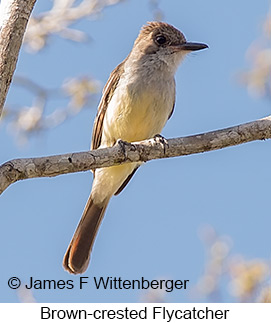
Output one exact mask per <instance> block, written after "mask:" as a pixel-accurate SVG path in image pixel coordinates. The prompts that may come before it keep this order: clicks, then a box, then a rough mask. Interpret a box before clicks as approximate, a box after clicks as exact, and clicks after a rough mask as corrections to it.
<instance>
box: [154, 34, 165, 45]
mask: <svg viewBox="0 0 271 323" xmlns="http://www.w3.org/2000/svg"><path fill="white" fill-rule="evenodd" d="M155 40H156V42H157V44H158V45H163V44H165V43H166V42H167V39H166V37H165V36H162V35H158V36H157V37H156V38H155Z"/></svg>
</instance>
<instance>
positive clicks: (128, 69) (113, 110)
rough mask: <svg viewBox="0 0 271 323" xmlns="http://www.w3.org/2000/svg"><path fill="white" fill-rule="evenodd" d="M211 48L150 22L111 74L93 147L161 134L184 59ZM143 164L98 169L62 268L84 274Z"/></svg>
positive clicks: (156, 22) (171, 111) (96, 123)
mask: <svg viewBox="0 0 271 323" xmlns="http://www.w3.org/2000/svg"><path fill="white" fill-rule="evenodd" d="M207 47H208V45H206V44H203V43H196V42H187V40H186V38H185V36H184V34H183V33H182V32H181V31H179V30H178V29H177V28H175V27H174V26H172V25H170V24H168V23H166V22H158V21H153V22H148V23H147V24H146V25H144V26H143V27H142V28H141V30H140V32H139V35H138V37H137V38H136V40H135V42H134V45H133V47H132V50H131V52H130V53H129V54H128V56H127V57H126V58H125V59H124V61H123V62H121V63H120V64H119V65H118V66H117V67H116V68H115V69H114V70H113V71H112V73H111V74H110V76H109V79H108V81H107V83H106V84H105V86H104V89H103V92H102V97H101V100H100V103H99V106H98V111H97V115H96V118H95V121H94V125H93V131H92V141H91V149H100V148H105V147H112V146H113V145H115V144H116V142H117V141H118V140H122V141H126V142H135V141H141V140H145V139H150V138H152V137H154V136H155V135H158V134H160V133H161V131H162V129H163V127H164V126H165V124H166V122H167V120H168V119H169V118H170V117H171V116H172V113H173V110H174V106H175V96H176V90H175V73H176V71H177V68H178V66H179V65H180V63H181V62H182V61H183V59H184V58H185V56H186V55H187V54H188V53H190V52H192V51H198V50H202V49H205V48H207ZM140 165H141V162H132V163H129V164H123V165H116V166H111V167H105V168H98V169H96V170H95V171H93V176H94V178H93V183H92V190H91V193H90V196H89V198H88V201H87V203H86V206H85V209H84V211H83V214H82V217H81V220H80V222H79V224H78V226H77V229H76V230H75V233H74V235H73V238H72V240H71V242H70V244H69V246H68V249H67V251H66V253H65V255H64V259H63V267H64V269H65V270H67V271H68V272H69V273H71V274H82V273H83V272H85V271H86V269H87V268H88V265H89V261H90V255H91V251H92V249H93V244H94V241H95V238H96V235H97V232H98V230H99V227H100V225H101V222H102V219H103V217H104V214H105V210H106V208H107V205H108V203H109V200H110V199H111V197H112V196H113V195H118V194H119V193H120V192H121V191H122V190H123V189H124V188H125V186H126V185H127V184H128V182H129V181H130V180H131V178H132V177H133V175H134V174H135V172H136V170H137V169H138V167H139V166H140Z"/></svg>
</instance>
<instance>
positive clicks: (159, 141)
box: [153, 134, 169, 154]
mask: <svg viewBox="0 0 271 323" xmlns="http://www.w3.org/2000/svg"><path fill="white" fill-rule="evenodd" d="M153 140H154V143H155V144H160V145H161V146H162V147H163V149H164V154H165V153H166V149H167V148H168V147H169V145H168V141H167V139H166V138H165V137H163V136H161V135H160V134H157V135H155V136H154V137H153Z"/></svg>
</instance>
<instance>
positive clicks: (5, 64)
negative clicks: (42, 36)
mask: <svg viewBox="0 0 271 323" xmlns="http://www.w3.org/2000/svg"><path fill="white" fill-rule="evenodd" d="M35 2H36V0H28V1H25V0H4V1H2V2H1V7H0V23H1V26H0V116H1V113H2V110H3V106H4V103H5V100H6V96H7V92H8V89H9V86H10V83H11V80H12V76H13V73H14V70H15V67H16V63H17V59H18V55H19V50H20V48H21V44H22V40H23V36H24V33H25V28H26V25H27V22H28V19H29V17H30V14H31V12H32V9H33V7H34V4H35Z"/></svg>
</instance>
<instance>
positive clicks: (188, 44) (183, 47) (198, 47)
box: [179, 42, 208, 51]
mask: <svg viewBox="0 0 271 323" xmlns="http://www.w3.org/2000/svg"><path fill="white" fill-rule="evenodd" d="M179 48H180V50H188V51H189V50H190V51H196V50H201V49H205V48H208V45H206V44H202V43H192V42H186V43H183V44H180V46H179Z"/></svg>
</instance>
